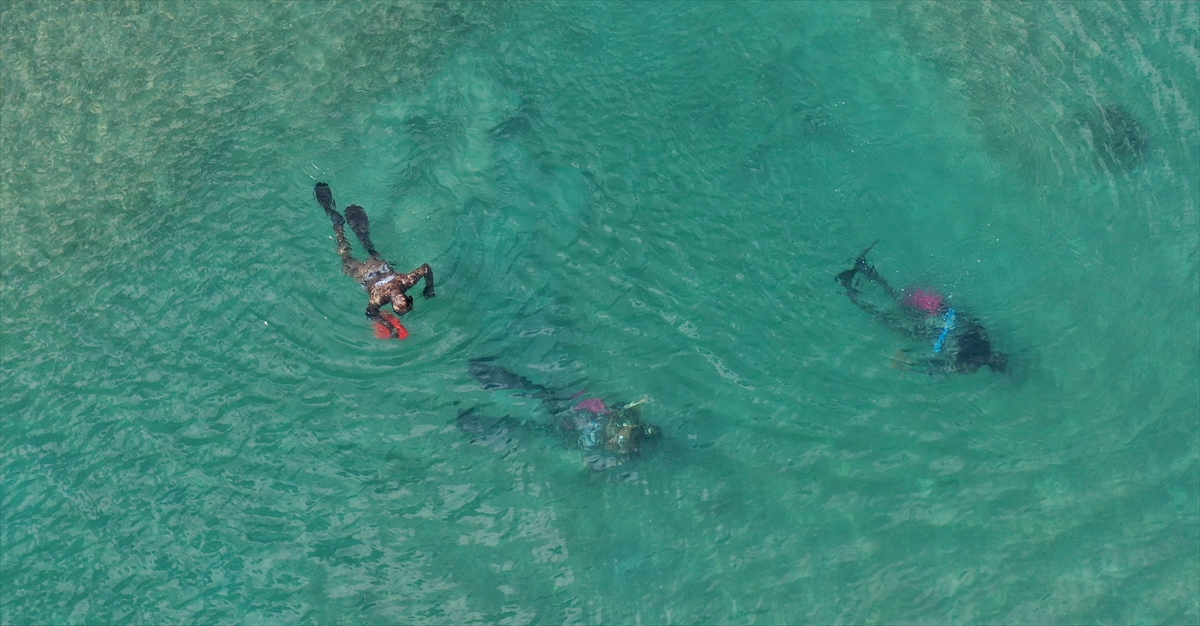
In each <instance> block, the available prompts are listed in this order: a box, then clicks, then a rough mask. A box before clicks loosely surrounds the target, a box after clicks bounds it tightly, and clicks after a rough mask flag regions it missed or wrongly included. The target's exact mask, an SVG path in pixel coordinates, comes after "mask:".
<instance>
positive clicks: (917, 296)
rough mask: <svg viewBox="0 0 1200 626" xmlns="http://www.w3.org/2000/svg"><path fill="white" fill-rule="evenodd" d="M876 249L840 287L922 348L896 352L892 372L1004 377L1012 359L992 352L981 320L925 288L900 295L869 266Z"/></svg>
mask: <svg viewBox="0 0 1200 626" xmlns="http://www.w3.org/2000/svg"><path fill="white" fill-rule="evenodd" d="M876 243H879V240H876V241H875V243H873V244H871V245H870V246H868V247H867V249H866V250H863V252H862V254H860V255H858V258H856V259H855V260H854V267H853V268H851V269H848V270H846V271H844V272H842V273H840V274H838V275H837V281H838V282H839V283H841V285H842V287H844V288H845V289H846V295H847V296H849V297H850V301H851V302H853V303H854V304H855V306H857V307H858V308H860V309H862V310H864V311H866V312H867V313H869V314H870V315H871V316H872V317H874V318H875V320H876V321H877V322H879V323H880V324H882V325H884V326H886V327H888V328H891V329H893V330H896V331H899V332H900V333H902V334H904V335H905V336H907V337H909V338H910V339H914V340H916V341H920V342H922V343H923V344H924V345H923V346H922V347H920V348H910V349H905V350H900V351H899V352H897V353H896V358H895V359H894V360H893V361H892V366H893V367H895V368H897V369H902V370H907V371H912V372H920V373H925V374H948V373H958V374H974V373H975V372H977V371H978V370H979V368H981V367H983V366H985V365H986V366H987V367H988V368H989V369H991V370H992V371H994V372H1003V371H1004V370H1005V368H1007V367H1008V357H1007V356H1006V355H1004V354H1003V353H1001V352H996V351H994V350H992V343H991V341H990V340H989V339H988V336H987V331H986V330H985V329H984V328H983V325H982V324H980V323H979V320H976V319H975V318H973V317H971V316H969V315H966V314H964V313H963V312H962V311H960V310H959V309H958V308H957V307H955V306H954V305H952V304H950V303H949V302H948V301H947V298H946V297H945V296H943V295H942V294H940V293H938V292H937V291H936V290H933V289H930V288H925V287H910V288H908V289H905V290H903V291H898V290H896V289H894V288H893V287H892V286H891V285H889V284H888V283H887V281H886V280H884V278H883V277H882V276H880V275H879V272H877V271H876V270H875V267H874V266H872V265H871V264H870V263H867V253H868V252H870V251H871V249H872V248H874V247H875V244H876Z"/></svg>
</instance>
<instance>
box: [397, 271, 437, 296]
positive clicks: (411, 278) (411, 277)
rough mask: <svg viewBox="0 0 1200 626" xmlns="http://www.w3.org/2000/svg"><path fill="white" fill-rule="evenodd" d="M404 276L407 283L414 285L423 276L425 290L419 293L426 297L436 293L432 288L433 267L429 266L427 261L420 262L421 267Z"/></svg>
mask: <svg viewBox="0 0 1200 626" xmlns="http://www.w3.org/2000/svg"><path fill="white" fill-rule="evenodd" d="M404 276H405V279H406V280H407V282H408V284H410V285H414V286H415V285H416V284H417V283H418V282H420V280H421V279H422V278H424V279H425V290H424V291H422V292H421V295H423V296H425V297H426V298H432V297H434V296H435V295H437V294H436V293H435V292H434V290H433V268H432V267H429V264H428V263H423V264H421V267H418V268H417V269H415V270H413V271H411V272H409V273H407V274H405V275H404Z"/></svg>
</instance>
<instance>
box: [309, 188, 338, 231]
mask: <svg viewBox="0 0 1200 626" xmlns="http://www.w3.org/2000/svg"><path fill="white" fill-rule="evenodd" d="M313 195H314V196H316V198H317V203H318V204H320V205H321V208H322V209H325V214H326V215H328V216H329V219H330V220H331V221H332V222H333V227H334V228H337V227H339V226H341V225H342V224H345V223H346V220H345V219H344V218H343V217H342V214H341V213H338V212H337V203H336V202H334V201H333V192H332V191H330V189H329V185H326V184H325V183H317V186H316V187H314V188H313Z"/></svg>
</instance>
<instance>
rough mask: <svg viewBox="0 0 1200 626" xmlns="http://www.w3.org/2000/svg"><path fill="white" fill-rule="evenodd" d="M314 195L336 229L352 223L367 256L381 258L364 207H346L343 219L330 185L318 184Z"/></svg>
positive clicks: (351, 226) (355, 205) (354, 205)
mask: <svg viewBox="0 0 1200 626" xmlns="http://www.w3.org/2000/svg"><path fill="white" fill-rule="evenodd" d="M313 195H315V196H316V197H317V203H318V204H320V205H321V208H323V209H325V214H326V215H328V216H329V219H330V220H331V221H332V222H333V227H334V228H337V227H339V226H342V225H343V224H345V223H346V222H350V229H351V230H353V231H354V234H355V235H356V236H357V237H358V240H359V241H360V242H362V245H363V247H364V248H366V250H367V254H369V255H371V256H373V257H377V256H379V253H378V252H376V251H375V244H373V243H371V225H370V223H369V222H368V221H367V212H366V211H365V210H363V208H362V207H360V206H358V205H357V204H351V205H350V206H348V207H346V217H345V218H343V217H342V214H341V213H338V210H337V203H336V202H334V201H333V191H331V190H330V189H329V185H327V184H325V183H317V186H316V187H315V188H314V189H313Z"/></svg>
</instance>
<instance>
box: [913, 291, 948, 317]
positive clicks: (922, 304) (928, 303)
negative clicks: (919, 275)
mask: <svg viewBox="0 0 1200 626" xmlns="http://www.w3.org/2000/svg"><path fill="white" fill-rule="evenodd" d="M943 301H944V298H942V294H940V293H938V292H936V291H929V290H928V289H913V290H912V291H910V292H909V293H908V295H907V296H904V304H907V305H908V306H911V307H915V308H918V309H921V310H922V311H926V312H929V313H937V312H938V311H941V310H942V303H943Z"/></svg>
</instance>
